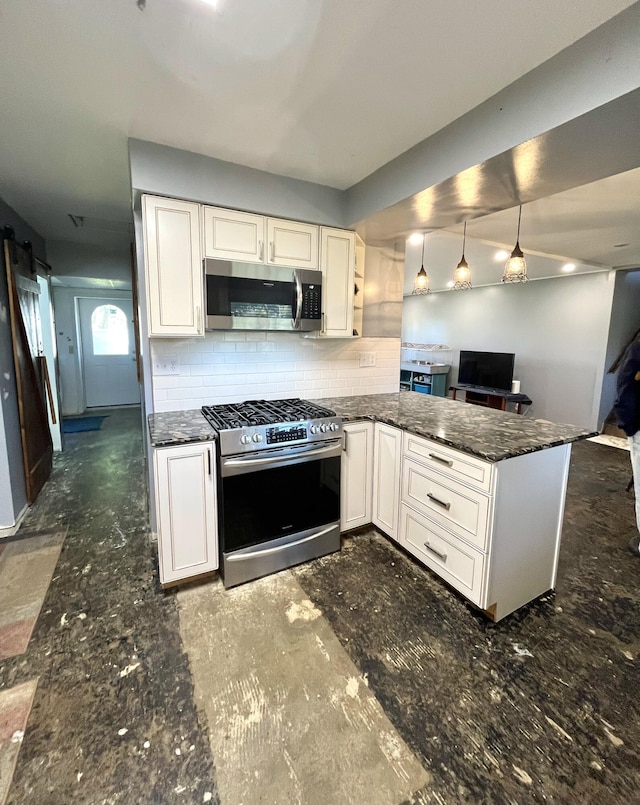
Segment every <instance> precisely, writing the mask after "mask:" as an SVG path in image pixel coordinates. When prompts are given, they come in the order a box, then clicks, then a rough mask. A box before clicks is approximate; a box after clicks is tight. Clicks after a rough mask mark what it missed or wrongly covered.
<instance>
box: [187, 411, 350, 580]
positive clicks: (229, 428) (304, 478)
mask: <svg viewBox="0 0 640 805" xmlns="http://www.w3.org/2000/svg"><path fill="white" fill-rule="evenodd" d="M202 413H203V415H204V416H205V417H206V419H207V420H208V421H209V423H210V424H211V426H212V427H213V428H214V429H215V430H216V431H217V432H218V443H217V445H218V446H217V450H218V493H219V494H218V511H219V514H218V518H219V521H218V526H219V533H220V554H221V556H222V561H221V564H220V572H221V575H222V579H223V582H224V586H225V587H233V586H235V585H236V584H242V583H243V582H245V581H250V580H251V579H256V578H259V577H260V576H265V575H267V574H268V573H273V572H275V571H277V570H282V569H284V568H286V567H291V566H292V565H296V564H299V563H300V562H306V561H307V560H309V559H314V558H316V557H318V556H324V555H325V554H327V553H331V552H332V551H337V550H339V549H340V461H341V452H342V420H341V419H340V417H337V416H336V415H335V413H334V412H333V411H330V410H328V409H326V408H322V407H321V406H319V405H316V404H315V403H310V402H308V401H307V400H300V399H290V400H253V401H248V402H244V403H237V404H230V405H206V406H203V408H202Z"/></svg>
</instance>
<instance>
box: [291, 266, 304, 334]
mask: <svg viewBox="0 0 640 805" xmlns="http://www.w3.org/2000/svg"><path fill="white" fill-rule="evenodd" d="M293 281H294V282H295V284H296V314H295V316H294V318H293V320H292V325H293V329H294V330H299V329H300V322H301V320H302V280H301V279H300V272H299V271H297V270H294V272H293Z"/></svg>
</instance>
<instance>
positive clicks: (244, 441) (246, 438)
mask: <svg viewBox="0 0 640 805" xmlns="http://www.w3.org/2000/svg"><path fill="white" fill-rule="evenodd" d="M250 441H251V436H248V435H247V434H246V433H245V435H244V436H241V437H240V444H249V442H250Z"/></svg>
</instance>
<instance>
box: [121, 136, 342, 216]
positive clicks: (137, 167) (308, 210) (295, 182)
mask: <svg viewBox="0 0 640 805" xmlns="http://www.w3.org/2000/svg"><path fill="white" fill-rule="evenodd" d="M129 164H130V169H131V186H132V187H133V188H134V190H139V191H141V192H143V193H155V194H156V195H160V196H172V197H175V198H182V199H189V200H193V201H199V202H202V203H204V204H212V205H214V206H220V207H229V208H230V209H235V210H245V211H249V212H256V213H260V214H263V215H272V216H276V217H282V218H292V219H293V220H295V221H309V222H311V223H314V224H324V225H326V226H343V225H344V203H345V201H344V192H343V191H341V190H336V189H334V188H332V187H325V186H324V185H319V184H314V183H313V182H303V181H300V180H299V179H289V178H288V177H286V176H278V175H276V174H274V173H266V172H265V171H261V170H256V169H255V168H247V167H245V166H244V165H236V164H234V163H232V162H225V161H223V160H221V159H214V158H212V157H206V156H201V155H200V154H193V153H191V152H189V151H181V150H179V149H177V148H169V147H168V146H165V145H158V144H156V143H150V142H145V141H144V140H133V139H132V140H129Z"/></svg>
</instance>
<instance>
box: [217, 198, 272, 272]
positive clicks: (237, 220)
mask: <svg viewBox="0 0 640 805" xmlns="http://www.w3.org/2000/svg"><path fill="white" fill-rule="evenodd" d="M265 225H266V219H265V218H264V217H263V216H262V215H251V214H250V213H248V212H236V211H235V210H224V209H222V208H220V207H205V208H204V255H205V257H218V258H222V259H224V260H243V261H244V262H246V263H263V262H264V258H265V254H264V236H265V231H264V230H265Z"/></svg>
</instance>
